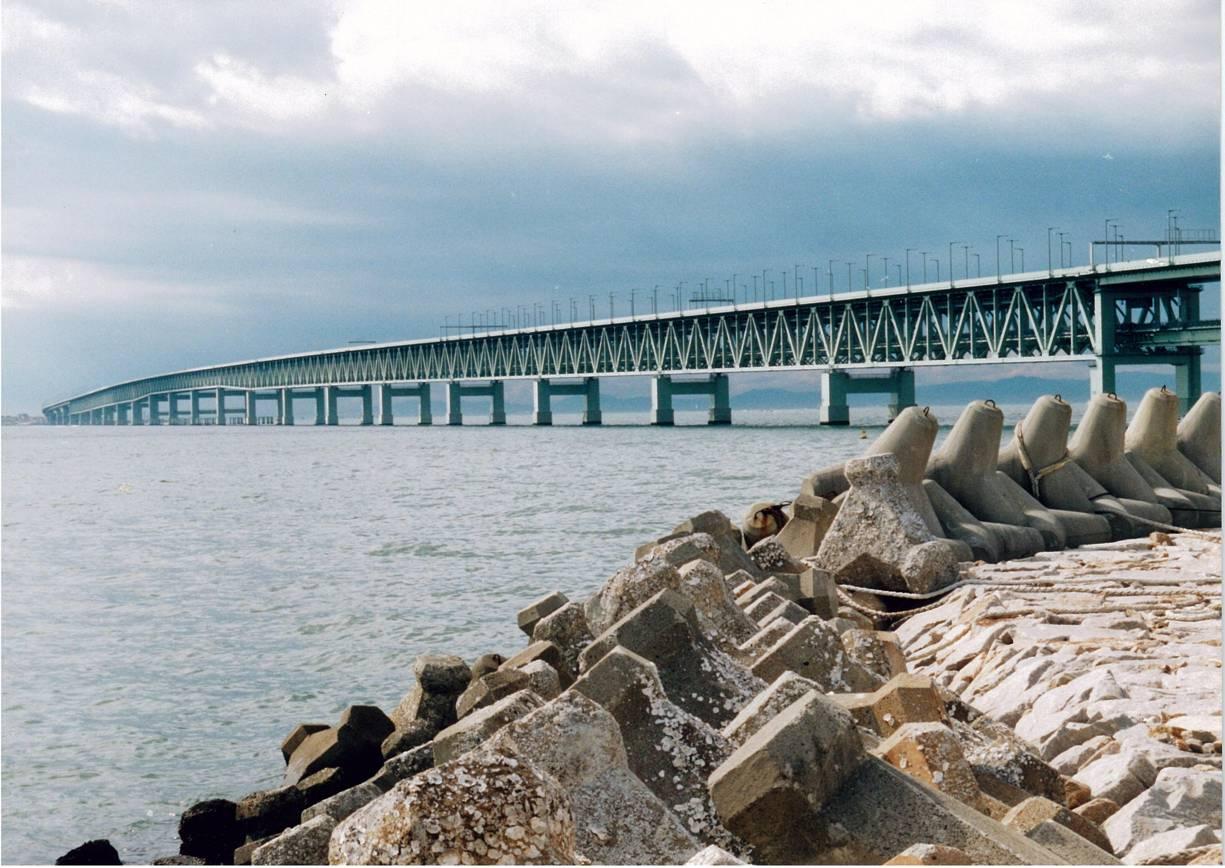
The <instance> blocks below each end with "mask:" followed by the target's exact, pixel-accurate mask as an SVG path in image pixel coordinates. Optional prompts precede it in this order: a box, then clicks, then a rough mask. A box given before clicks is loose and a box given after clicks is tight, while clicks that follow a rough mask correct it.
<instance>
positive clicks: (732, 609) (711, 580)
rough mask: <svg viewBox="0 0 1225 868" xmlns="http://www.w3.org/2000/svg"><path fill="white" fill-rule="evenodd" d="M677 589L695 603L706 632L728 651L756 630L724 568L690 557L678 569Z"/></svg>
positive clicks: (734, 648)
mask: <svg viewBox="0 0 1225 868" xmlns="http://www.w3.org/2000/svg"><path fill="white" fill-rule="evenodd" d="M677 572H678V575H679V576H680V584H679V585H677V587H676V589H675V590H676V591H677V593H679V594H681V595H682V596H684V597H687V598H688V599H689V600H690V601H691V602H692V603H693V609H694V612H695V614H696V615H697V620H698V625H699V626H700V627H701V628H702V632H703V634H704V635H705V636H706V637H707V638H708V639H710V640H712V641H713V642H714V643H715V645H716V646H718V647H719V648H721V649H722V650H723V651H724V652H726V653H728V654H733V653H735V651H736V647H737V646H738V645H739V644H740V643H741V642H745V641H747V640H748V639H749V638H750V637H751V636H752V635H753V634H754V633H756V632H757V624H755V623H754V622H753V619H752V618H750V617H749V616H748V615H747V614H745V613H744V612H743V611H741V609H740V608H739V607H738V606H737V605H736V602H735V601H734V600H733V599H732V595H731V593H730V592H729V591H728V589H727V582H726V581H725V579H724V576H723V573H722V571H721V570H720V569H719V568H718V567H717V566H715V565H714V564H711V563H708V562H707V561H703V560H695V561H690V562H689V563H687V564H683V565H682V566H681V567H680V569H679V570H678V571H677Z"/></svg>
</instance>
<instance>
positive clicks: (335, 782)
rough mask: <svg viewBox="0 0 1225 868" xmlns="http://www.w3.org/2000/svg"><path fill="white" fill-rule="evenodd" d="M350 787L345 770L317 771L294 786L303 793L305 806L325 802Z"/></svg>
mask: <svg viewBox="0 0 1225 868" xmlns="http://www.w3.org/2000/svg"><path fill="white" fill-rule="evenodd" d="M348 785H349V781H348V780H347V777H346V775H345V773H344V770H343V769H338V768H330V769H323V770H322V771H317V772H315V773H314V774H313V775H311V776H310V777H306V778H303V779H302V780H300V781H298V782H297V783H296V784H294V786H296V787H297V788H298V789H299V790H300V791H301V792H302V804H304V805H313V804H315V803H316V802H320V801H323V800H324V799H326V798H328V797H329V796H334V795H335V794H336V793H339V792H340V791H341V790H343V789H344V788H345V787H346V786H348Z"/></svg>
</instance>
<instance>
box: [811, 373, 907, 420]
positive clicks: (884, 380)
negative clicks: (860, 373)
mask: <svg viewBox="0 0 1225 868" xmlns="http://www.w3.org/2000/svg"><path fill="white" fill-rule="evenodd" d="M878 394H885V395H889V397H890V401H889V418H890V419H891V420H892V419H896V418H897V414H898V413H900V412H902V410H904V409H906V408H907V407H913V406H914V403H915V395H914V371H913V370H911V369H910V368H894V369H892V370H891V371H889V373H888V374H886V375H885V376H883V377H852V376H851V375H850V374H849V373H848V372H846V371H822V372H821V412H820V417H819V421H820V423H821V424H822V425H849V424H851V409H850V407H849V406H848V405H847V402H846V399H847V396H848V395H878Z"/></svg>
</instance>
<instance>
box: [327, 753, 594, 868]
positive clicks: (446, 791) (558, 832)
mask: <svg viewBox="0 0 1225 868" xmlns="http://www.w3.org/2000/svg"><path fill="white" fill-rule="evenodd" d="M574 840H575V829H574V819H573V816H572V814H571V810H570V799H569V797H568V795H567V794H566V791H565V790H564V789H562V787H561V786H560V785H559V784H558V783H557V781H555V780H554V779H553V778H552V777H550V776H549V775H547V774H546V773H545V772H542V771H540V770H538V769H537V768H535V767H534V766H533V765H532V764H530V763H528V762H526V761H524V760H523V759H521V758H518V757H515V756H512V755H510V754H507V753H497V752H486V751H481V752H477V753H473V754H469V755H467V756H463V757H461V758H459V759H457V760H454V761H453V762H448V763H446V764H445V765H442V766H439V767H438V768H436V769H431V770H430V771H428V772H426V773H425V774H423V775H419V776H418V777H415V778H410V779H409V780H406V781H401V782H400V783H398V784H396V786H395V788H394V789H393V790H392V791H391V792H389V793H387V794H385V795H383V796H381V797H380V798H378V799H375V800H374V801H373V802H371V803H370V804H368V805H366V806H365V807H364V808H362V809H360V810H359V811H357V812H356V813H354V814H352V815H350V816H349V817H348V818H347V819H345V820H344V821H343V822H341V823H340V825H338V826H337V827H336V830H335V832H333V833H332V838H331V843H330V845H329V848H328V860H329V861H330V862H331V863H333V864H338V863H339V864H349V865H389V864H431V865H437V864H448V863H449V864H459V863H482V864H495V863H498V862H502V861H505V862H508V863H512V864H573V863H574V862H575V855H576V854H575V850H574Z"/></svg>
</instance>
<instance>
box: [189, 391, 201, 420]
mask: <svg viewBox="0 0 1225 868" xmlns="http://www.w3.org/2000/svg"><path fill="white" fill-rule="evenodd" d="M190 400H191V411H190V412H191V417H190V418H189V419H188V421H189V422H190V423H191V424H192V425H199V424H200V391H199V389H192V390H191V398H190Z"/></svg>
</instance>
